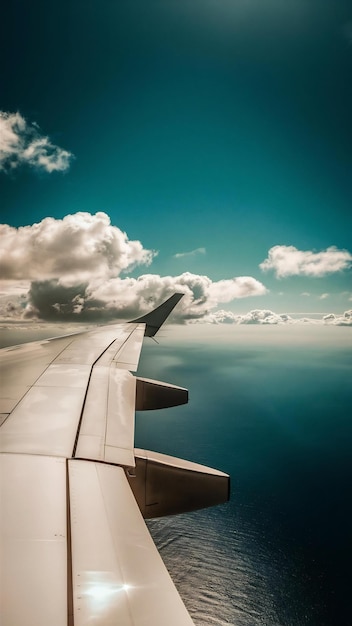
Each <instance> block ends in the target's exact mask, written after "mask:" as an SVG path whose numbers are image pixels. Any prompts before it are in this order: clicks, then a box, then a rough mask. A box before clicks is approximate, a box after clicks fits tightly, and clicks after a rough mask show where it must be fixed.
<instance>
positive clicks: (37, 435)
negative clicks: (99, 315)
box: [0, 324, 144, 465]
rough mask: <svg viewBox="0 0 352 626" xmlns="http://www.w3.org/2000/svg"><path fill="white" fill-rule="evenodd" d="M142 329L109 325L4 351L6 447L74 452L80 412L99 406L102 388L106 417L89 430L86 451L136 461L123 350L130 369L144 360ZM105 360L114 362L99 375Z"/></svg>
mask: <svg viewBox="0 0 352 626" xmlns="http://www.w3.org/2000/svg"><path fill="white" fill-rule="evenodd" d="M143 332H144V324H139V325H136V324H135V325H131V324H120V325H114V326H105V327H102V328H97V329H95V330H93V331H89V332H87V333H83V334H78V335H73V336H70V337H65V338H64V340H63V341H60V340H55V341H54V342H52V343H50V341H44V342H37V343H36V344H32V345H31V346H30V345H29V344H28V345H27V346H23V347H19V348H18V349H15V350H9V349H7V350H5V351H3V352H5V353H6V354H5V355H4V356H5V359H4V363H5V374H6V380H5V385H4V390H5V388H6V389H7V390H8V389H10V392H9V391H4V392H3V401H4V402H3V406H2V407H0V408H1V409H2V410H0V414H1V420H0V424H1V423H2V422H4V423H2V425H1V430H0V451H3V452H16V453H29V454H43V455H57V456H63V457H67V458H69V457H71V456H72V453H73V450H74V446H75V441H76V438H77V432H78V429H79V424H80V420H81V417H82V415H83V417H84V410H85V409H87V411H88V412H89V411H91V405H92V407H93V409H94V408H96V407H97V402H96V400H95V399H94V396H95V394H97V396H98V397H99V398H100V400H101V403H100V405H99V415H100V419H98V420H97V426H94V428H93V432H92V431H91V429H90V430H89V429H88V432H85V433H84V434H85V435H88V436H89V440H88V439H87V437H84V438H83V439H82V441H85V442H88V446H85V447H84V451H82V453H81V454H82V456H84V457H86V456H88V458H93V459H100V460H107V461H110V462H114V463H122V464H125V465H134V455H133V444H134V441H133V439H134V405H135V379H134V378H133V376H132V374H130V373H129V372H127V371H124V370H121V371H119V370H118V369H117V368H119V367H120V365H121V363H120V356H121V355H123V363H122V367H123V368H125V367H127V366H132V367H136V366H137V364H138V358H139V353H140V349H141V345H142V341H143ZM22 348H23V349H22ZM33 357H34V362H32V358H33ZM22 359H24V364H25V366H23V363H22ZM104 363H105V364H108V365H109V367H108V368H106V369H105V370H104V371H103V373H102V376H100V375H99V373H98V372H99V368H100V366H101V364H103V365H104ZM18 371H19V376H18ZM104 376H106V378H107V381H106V385H107V387H106V385H105V387H104V380H103V378H104ZM99 387H101V389H99ZM87 389H88V392H87ZM126 399H127V400H126ZM120 409H121V411H120ZM82 412H83V413H82ZM95 419H96V412H95ZM97 428H98V429H99V428H100V431H99V436H98V437H97V436H96V430H97ZM86 430H87V429H86ZM101 431H102V432H101ZM102 434H103V439H102ZM92 435H94V437H95V439H94V440H92ZM93 444H94V445H93ZM97 449H98V452H97V451H96V450H97ZM119 450H120V453H119Z"/></svg>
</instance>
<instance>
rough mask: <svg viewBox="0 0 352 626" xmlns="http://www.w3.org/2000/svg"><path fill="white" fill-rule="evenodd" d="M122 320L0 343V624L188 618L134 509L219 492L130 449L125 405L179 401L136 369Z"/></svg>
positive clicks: (138, 336) (154, 512)
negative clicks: (0, 346) (8, 344)
mask: <svg viewBox="0 0 352 626" xmlns="http://www.w3.org/2000/svg"><path fill="white" fill-rule="evenodd" d="M181 297H182V294H174V295H173V296H171V298H169V300H167V301H166V302H164V303H163V304H162V305H160V307H158V308H157V309H155V310H154V312H151V313H149V314H148V315H146V316H143V317H142V318H139V319H137V320H134V321H133V322H132V323H126V324H114V325H109V326H103V327H97V328H95V329H94V330H91V331H88V332H85V333H77V334H75V335H69V336H66V337H60V338H56V339H51V340H44V341H39V342H34V343H30V344H24V345H21V346H15V347H12V348H5V349H3V350H1V351H0V355H1V359H0V375H1V384H2V387H1V396H0V424H1V427H0V483H1V484H0V487H1V492H0V506H1V532H0V550H1V552H0V555H1V562H0V576H1V579H0V593H1V616H2V621H1V624H2V626H49V625H50V626H63V625H67V626H83V625H87V624H94V626H110V625H111V626H112V625H115V624H116V625H123V626H166V625H168V626H188V625H189V626H190V625H192V624H193V622H192V620H191V618H190V616H189V614H188V612H187V610H186V608H185V606H184V604H183V602H182V600H181V598H180V596H179V595H178V592H177V590H176V588H175V586H174V584H173V582H172V580H171V578H170V576H169V574H168V572H167V570H166V568H165V566H164V564H163V562H162V560H161V557H160V556H159V553H158V551H157V549H156V547H155V545H154V543H153V541H152V539H151V536H150V534H149V532H148V530H147V527H146V525H145V523H144V519H143V517H144V518H150V517H158V516H161V515H169V514H174V513H177V512H182V511H189V510H194V509H197V508H202V507H204V506H210V505H212V504H217V503H220V502H224V501H226V500H227V499H228V492H229V477H228V475H227V474H224V473H222V472H219V471H217V470H213V469H211V468H206V467H204V466H201V465H197V464H194V463H191V462H188V461H183V460H182V459H175V458H173V457H169V456H166V455H163V454H160V453H156V452H150V451H146V450H137V449H135V448H134V423H135V410H148V409H156V408H163V407H168V406H175V405H178V404H183V403H185V402H187V401H188V392H187V390H186V389H183V388H181V387H176V386H174V385H168V384H166V383H163V382H160V381H153V380H148V379H142V378H138V377H137V376H134V375H133V374H132V372H135V371H136V370H137V367H138V360H139V355H140V351H141V346H142V342H143V337H144V336H145V335H146V336H154V335H155V333H156V332H157V331H158V329H159V328H160V326H161V325H162V323H163V322H164V320H165V319H166V317H167V316H168V315H169V313H170V312H171V310H172V309H173V308H174V306H175V305H176V304H177V302H178V301H179V299H180V298H181Z"/></svg>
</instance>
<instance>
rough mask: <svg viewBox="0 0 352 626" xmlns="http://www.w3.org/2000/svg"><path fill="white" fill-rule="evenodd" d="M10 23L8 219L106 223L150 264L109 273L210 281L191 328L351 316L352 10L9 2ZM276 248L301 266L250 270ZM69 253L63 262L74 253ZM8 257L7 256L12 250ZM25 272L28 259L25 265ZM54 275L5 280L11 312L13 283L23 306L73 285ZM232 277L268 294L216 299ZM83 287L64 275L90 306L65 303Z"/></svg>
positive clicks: (207, 1) (330, 4)
mask: <svg viewBox="0 0 352 626" xmlns="http://www.w3.org/2000/svg"><path fill="white" fill-rule="evenodd" d="M4 22H5V24H7V27H6V28H5V37H4V40H3V45H4V53H3V55H5V57H6V59H7V61H6V62H5V63H4V68H3V70H2V76H1V78H0V80H1V91H0V93H1V102H0V109H1V110H2V111H3V112H4V114H5V113H6V114H7V117H6V116H5V117H4V116H3V118H2V122H3V126H2V129H3V131H4V132H5V131H6V128H7V130H8V129H9V127H10V128H11V129H12V131H15V132H16V136H17V138H18V137H21V141H22V144H21V154H20V153H19V152H18V150H19V143H18V142H17V154H16V155H14V151H13V147H14V144H13V143H12V148H11V150H12V152H11V154H9V151H8V150H9V143H8V142H7V143H6V145H5V144H4V139H3V140H2V141H3V142H2V143H0V150H2V152H1V151H0V155H1V157H2V170H1V171H0V190H1V210H2V221H3V222H4V223H5V224H8V225H10V226H12V227H19V226H25V225H31V224H33V223H35V222H36V223H40V222H41V221H42V220H43V219H45V218H47V217H53V218H55V219H56V220H62V219H63V218H64V217H65V216H66V215H69V214H75V213H77V212H87V213H90V214H92V215H94V214H96V213H97V212H104V213H106V214H107V215H108V216H109V217H110V220H111V224H112V225H113V226H115V227H117V228H118V229H120V230H121V231H122V232H126V233H127V236H128V241H140V242H141V244H142V246H143V249H144V250H149V251H152V250H153V251H157V252H158V254H157V255H154V256H153V258H152V262H151V263H150V264H149V265H144V264H143V263H142V260H141V258H139V259H138V260H136V259H135V258H134V257H133V255H132V256H131V258H130V260H131V264H130V265H125V266H124V267H123V268H121V264H120V265H119V268H118V270H116V271H117V273H115V276H123V277H124V278H126V277H128V276H130V277H133V278H135V279H136V278H137V277H138V276H140V275H143V274H152V275H155V276H158V277H166V276H170V277H177V276H181V275H183V274H184V273H190V274H192V275H195V276H198V275H199V276H201V277H204V276H205V277H208V278H209V279H210V281H212V283H213V284H214V283H215V284H217V285H218V286H217V288H216V289H215V288H213V292H212V295H211V298H210V299H209V297H208V293H207V294H206V295H205V296H204V281H203V283H202V281H198V283H197V284H198V287H199V285H200V283H202V285H203V287H202V289H203V291H202V296H203V297H206V298H207V306H206V307H205V306H203V308H202V307H200V308H199V307H198V309H199V310H200V311H201V317H204V315H205V314H206V311H210V312H211V311H212V312H214V311H216V309H217V308H222V309H225V310H227V311H230V312H232V313H233V314H244V313H246V312H248V311H250V310H251V309H271V310H273V311H274V312H277V313H296V314H298V313H306V314H308V313H309V314H310V313H315V312H316V313H319V314H320V313H321V314H323V313H330V312H333V313H336V314H337V313H342V312H343V311H345V310H347V309H349V308H351V297H352V286H351V269H350V267H351V259H352V257H351V251H352V241H351V239H352V236H351V233H352V223H351V221H352V220H351V173H352V172H351V145H352V124H351V115H350V112H351V109H352V87H351V81H350V76H351V69H352V43H351V42H352V8H351V4H350V2H349V1H347V0H329V1H328V0H319V1H317V0H316V1H314V0H313V1H312V2H309V3H308V2H306V0H287V1H285V2H283V1H282V0H267V1H266V2H263V1H262V0H231V1H230V0H218V1H216V2H215V0H202V1H200V0H194V1H192V2H190V1H189V0H187V1H185V0H178V1H177V2H176V1H174V0H170V1H168V2H161V1H160V0H158V1H156V0H151V1H150V2H148V3H145V2H141V1H140V0H135V1H134V2H130V1H128V2H125V1H121V2H118V3H115V2H110V1H108V0H104V1H103V2H97V1H96V0H90V1H89V2H87V1H85V2H83V1H79V0H75V1H74V0H71V1H66V2H63V1H62V0H60V2H59V1H56V0H53V1H52V2H50V4H48V3H46V2H41V1H38V2H34V3H26V4H24V3H22V2H16V1H15V2H13V3H11V4H8V6H6V8H5V10H4ZM14 33H15V36H14ZM16 112H19V114H20V116H21V117H20V118H17V122H16V123H15V121H14V118H13V117H11V116H13V115H15V114H16ZM19 119H20V120H25V122H23V123H22V122H21V121H20V122H19ZM11 120H12V121H11ZM10 122H11V123H10ZM9 124H10V126H9ZM11 124H12V125H11ZM24 124H25V126H24ZM6 125H7V126H6ZM5 127H6V128H5ZM4 129H5V130H4ZM43 138H44V139H43ZM21 141H20V143H21ZM23 142H24V143H23ZM33 142H34V144H35V146H34V148H35V149H34V148H33ZM38 142H39V144H38ZM4 146H5V147H4ZM6 146H7V148H6ZM29 148H31V149H30V150H29ZM6 149H7V152H6ZM71 155H72V156H71ZM16 159H17V160H16ZM109 232H110V235H111V231H109ZM110 235H108V236H110ZM31 236H32V235H30V234H29V235H28V238H27V239H26V243H25V244H24V241H23V239H20V238H19V237H17V239H16V237H12V236H11V246H10V248H11V251H12V253H13V251H14V250H16V249H17V250H18V255H19V254H20V249H21V246H22V249H23V246H29V247H30V246H31V245H33V244H32V243H31ZM38 245H39V244H38V242H37V243H36V246H37V249H38ZM275 246H282V247H283V248H280V250H279V251H281V253H282V254H284V256H285V255H286V256H285V262H286V267H287V264H288V265H290V264H291V261H292V254H291V253H292V248H288V247H294V248H296V249H297V251H300V253H302V252H304V253H306V254H308V255H309V254H310V257H307V256H305V257H302V259H301V261H300V262H299V263H298V265H297V263H294V264H295V267H296V269H295V270H294V273H293V274H292V271H291V274H290V273H287V271H286V273H285V272H284V274H282V273H281V277H278V276H277V266H276V265H275V264H274V265H273V264H272V265H271V268H269V269H267V270H266V271H263V269H261V268H260V267H259V266H260V264H261V263H263V262H264V261H265V259H267V258H268V254H269V251H270V250H271V249H272V248H273V247H275ZM5 247H6V246H5ZM6 249H7V250H9V248H6ZM54 249H55V246H54V248H52V249H51V252H50V253H51V254H54V253H53V250H54ZM328 249H330V253H329V252H328V253H327V252H326V250H328ZM276 250H277V249H276ZM338 251H345V256H344V257H343V259H342V260H341V259H340V264H339V263H338V262H337V257H336V254H338ZM346 251H347V252H346ZM324 252H325V254H326V255H327V256H326V257H324V258H323V259H320V258H318V257H314V258H313V259H312V256H311V255H312V254H316V253H324ZM42 253H43V254H44V252H43V251H42ZM119 253H120V252H119ZM184 253H192V254H186V255H184V256H180V255H182V254H184ZM65 254H66V256H67V265H69V258H70V254H73V255H74V251H73V250H71V253H70V252H69V251H66V252H65ZM294 254H296V253H294ZM18 255H17V256H18ZM175 255H178V256H175ZM329 255H330V256H329ZM309 258H310V260H311V261H312V262H313V265H314V266H315V270H314V271H313V270H312V269H310V270H309V268H308V269H307V262H308V259H309ZM144 260H145V259H144ZM149 260H150V259H149ZM296 260H297V259H296ZM7 261H8V262H9V263H10V264H11V263H12V262H14V263H15V262H16V261H12V256H11V254H10V253H9V252H8V257H7ZM31 262H32V261H31V259H30V257H28V255H27V256H24V257H23V259H22V265H23V267H27V268H28V267H29V265H30V264H31ZM136 262H137V266H136ZM37 265H38V263H37ZM5 266H6V267H7V266H8V263H7V264H6V259H5ZM45 266H46V261H45V260H44V262H43V264H42V268H44V267H45ZM317 266H319V267H318V269H316V268H317ZM275 268H276V271H275ZM60 272H61V273H60V275H58V276H55V275H54V271H53V269H52V268H51V269H50V271H44V270H43V271H39V270H38V276H35V275H34V274H33V272H30V273H28V272H27V273H26V271H24V270H23V272H22V275H21V273H20V272H19V271H18V272H17V273H16V277H14V275H13V273H12V274H11V273H10V274H11V275H10V274H8V273H7V269H6V268H5V270H4V276H5V278H7V279H8V281H10V279H11V281H10V282H11V289H10V288H8V287H9V285H10V282H7V281H5V283H6V284H5V286H4V288H3V290H2V293H3V294H4V297H5V300H6V302H7V303H8V299H9V297H10V295H11V297H12V296H13V292H14V288H13V280H14V278H15V279H16V280H17V281H21V280H22V292H23V295H25V294H26V293H28V289H29V286H28V281H29V282H32V283H33V282H34V283H36V284H37V283H39V282H42V281H45V280H46V281H53V280H55V279H56V280H58V281H61V282H65V271H63V269H62V266H60ZM121 272H122V274H121ZM241 276H247V277H251V278H252V279H253V281H259V282H260V284H262V285H263V286H264V288H263V289H258V285H257V284H256V283H253V284H252V287H253V285H254V287H253V288H252V287H251V289H249V291H248V297H244V295H243V293H242V294H241V297H240V299H238V294H237V295H236V293H237V292H236V290H235V291H234V292H233V295H234V296H235V297H233V298H232V299H229V297H230V296H229V297H228V298H227V299H225V301H224V300H221V298H219V297H217V299H216V298H215V296H214V291H216V293H217V296H219V292H220V291H221V287H222V285H219V284H218V283H219V281H222V280H232V279H233V278H236V277H241ZM112 278H113V276H112V274H111V272H110V273H109V272H108V273H106V274H105V277H103V276H102V275H99V280H100V282H101V281H102V280H103V279H106V280H112ZM75 280H76V283H77V281H78V280H81V278H80V279H79V278H78V277H77V276H76V277H74V276H73V273H72V272H71V273H70V277H69V278H67V276H66V283H65V287H66V288H67V282H70V288H71V292H70V297H71V296H72V298H74V297H79V298H81V299H82V298H83V299H84V298H85V297H86V292H85V293H83V292H82V289H81V291H80V292H79V293H78V292H77V290H76V292H74V294H73V295H72V293H73V292H72V285H73V283H74V281H75ZM179 282H180V281H178V282H177V281H176V283H177V284H179ZM191 282H192V281H191ZM195 282H197V281H196V280H195V279H193V282H192V285H191V286H190V281H188V283H187V284H188V288H189V289H191V291H192V289H193V291H192V294H193V295H192V296H190V297H191V300H189V301H188V305H187V306H191V304H192V303H193V304H194V302H195V300H196V299H197V294H196V293H195V292H194V283H195ZM171 283H172V281H171ZM171 283H170V281H169V282H168V286H169V287H170V288H171ZM173 284H174V283H173ZM163 285H164V287H165V281H164V283H163ZM128 286H129V287H130V289H132V284H131V283H130V284H129V285H128V284H127V283H126V284H125V287H126V288H127V287H128ZM225 287H226V289H227V288H228V287H229V285H225ZM199 288H200V287H199ZM41 289H42V291H41V293H43V288H41ZM166 291H167V290H166ZM166 291H165V289H164V290H163V293H161V292H158V297H159V296H160V297H161V295H165V294H166ZM164 292H165V293H164ZM18 293H19V291H18V290H17V291H16V294H17V296H18ZM118 293H119V297H120V294H121V290H119V292H118ZM138 293H139V297H140V296H141V294H140V292H138ZM143 294H144V297H145V299H148V298H149V299H150V298H151V296H150V293H149V292H148V294H147V295H146V292H143ZM254 294H256V295H255V296H254ZM302 294H305V295H302ZM307 294H309V295H307ZM66 295H67V294H66ZM100 295H101V294H100ZM198 296H199V293H198ZM53 297H54V296H53ZM58 297H59V296H58ZM60 297H61V298H63V297H64V296H63V295H62V294H61V295H60ZM89 297H90V299H91V300H92V298H95V297H96V289H95V287H94V288H93V287H92V286H91V285H90V292H89ZM99 297H100V296H99ZM72 298H71V300H72ZM29 299H30V297H29ZM32 299H33V298H32ZM155 299H157V296H156V298H155ZM54 300H55V298H54ZM137 300H138V298H137V296H136V299H135V300H134V306H135V308H136V307H137ZM11 301H13V297H12V300H11ZM24 301H25V298H23V300H22V302H24ZM26 302H28V298H27V301H26ZM58 302H59V304H60V303H61V300H60V301H59V300H58ZM32 304H33V302H32ZM37 304H38V303H37ZM53 304H56V302H53V301H52V300H51V305H50V306H52V305H53ZM109 305H111V302H110V303H109ZM82 306H83V308H84V305H81V307H82ZM34 308H35V307H34ZM34 308H33V307H32V311H33V310H34ZM61 308H62V311H63V310H64V307H61ZM71 308H72V307H71ZM122 308H123V309H124V311H125V312H126V313H128V311H129V310H132V308H133V307H132V305H131V306H130V308H128V307H127V306H124V307H122ZM137 308H138V307H137ZM22 309H23V305H22ZM142 309H143V306H142ZM193 309H194V307H193ZM37 311H38V307H37ZM39 311H41V312H42V309H39ZM81 311H82V308H81ZM81 311H80V312H81ZM77 312H78V308H77V306H76V314H77ZM194 315H196V314H195V313H194V310H193V313H192V316H194Z"/></svg>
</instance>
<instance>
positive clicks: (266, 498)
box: [136, 328, 352, 626]
mask: <svg viewBox="0 0 352 626" xmlns="http://www.w3.org/2000/svg"><path fill="white" fill-rule="evenodd" d="M238 330H239V329H236V332H238ZM289 330H290V329H287V332H289ZM351 330H352V329H340V328H334V329H331V330H329V329H326V336H325V337H324V336H323V335H321V331H320V330H319V331H318V330H317V331H314V329H312V331H310V332H311V335H310V336H309V337H307V341H306V340H305V339H304V338H303V337H300V336H299V333H298V334H297V329H294V331H292V332H295V333H296V335H295V336H294V337H292V335H291V337H289V340H288V339H287V338H288V335H287V337H285V335H284V333H282V332H281V331H276V330H275V329H266V328H260V329H255V330H254V336H253V337H252V336H250V335H249V334H248V341H247V343H246V342H244V341H243V340H242V341H239V342H236V341H235V340H233V337H232V338H231V340H229V341H224V340H222V341H221V342H220V343H218V344H217V342H216V341H214V340H213V341H212V342H204V343H203V344H202V342H200V341H198V340H197V341H195V342H192V340H191V339H190V336H189V335H188V336H187V341H185V340H184V339H182V337H181V339H180V340H179V342H177V341H176V340H170V337H169V336H168V337H167V338H166V339H164V340H162V344H161V345H160V346H156V345H155V344H149V345H147V346H146V348H145V349H144V351H143V355H142V359H141V362H140V368H139V373H140V375H143V376H149V377H150V378H160V379H161V380H165V381H169V382H172V383H175V384H179V385H183V386H187V387H188V388H189V389H190V403H189V405H188V406H186V407H178V408H175V409H168V410H167V411H160V412H156V411H155V412H149V413H140V414H137V430H136V445H138V446H139V447H145V448H149V449H154V450H158V451H160V452H165V453H168V454H173V455H175V456H181V457H184V458H187V459H191V460H194V461H197V462H200V463H204V464H206V465H212V466H214V467H217V468H219V469H222V470H224V471H227V472H229V473H230V474H231V479H232V488H231V501H230V502H229V503H228V504H226V505H223V506H221V507H217V508H214V509H208V510H205V511H200V512H197V513H192V514H188V515H182V516H175V517H169V518H165V519H161V520H153V521H152V522H151V523H150V530H151V532H152V534H153V537H154V539H155V541H156V543H157V545H158V547H159V548H160V550H161V554H162V556H163V558H164V560H165V562H166V564H167V567H168V568H169V571H170V573H171V575H172V577H173V578H174V580H175V582H176V584H177V586H178V588H179V591H180V593H181V595H182V597H183V599H184V601H185V603H186V605H187V607H188V609H189V611H190V613H191V615H192V617H193V619H194V621H195V623H196V624H197V625H199V626H201V625H203V624H204V625H206V624H218V625H220V624H233V625H235V624H236V625H241V626H256V625H261V626H262V625H264V626H266V625H268V626H269V625H270V626H276V625H281V626H302V625H306V624H307V625H310V626H348V625H350V624H352V616H351V613H352V612H351V607H350V582H351V578H352V577H351V566H350V561H351V556H352V542H351V539H352V532H351V529H352V522H351V513H352V505H351V486H352V453H351V450H352V410H351V406H352V402H351V400H352V384H351V380H352V376H351V373H352V351H351V345H352V343H351V340H352V332H351ZM246 332H247V333H249V331H246ZM265 332H266V333H267V334H266V336H265V340H264V341H263V337H264V335H263V333H265ZM279 332H280V333H281V334H279V335H278V333H279ZM302 332H303V331H302ZM314 332H315V337H314ZM342 332H343V333H344V334H343V335H342ZM334 333H335V334H334Z"/></svg>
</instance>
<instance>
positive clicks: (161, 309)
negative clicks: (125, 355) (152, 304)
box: [130, 293, 184, 337]
mask: <svg viewBox="0 0 352 626" xmlns="http://www.w3.org/2000/svg"><path fill="white" fill-rule="evenodd" d="M183 296H184V294H183V293H174V294H173V295H172V296H171V298H169V299H168V300H166V301H165V302H163V303H162V304H160V306H158V307H157V308H156V309H153V311H150V313H147V314H146V315H142V317H138V318H137V319H136V320H131V322H130V323H131V324H135V323H139V322H141V323H144V324H146V327H145V331H144V335H145V337H154V335H156V333H157V332H158V330H159V328H160V326H162V325H163V323H164V322H165V320H166V318H167V317H168V316H169V315H170V313H171V311H172V309H173V308H174V307H175V306H176V304H177V303H178V302H179V301H180V300H181V298H182V297H183Z"/></svg>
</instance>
